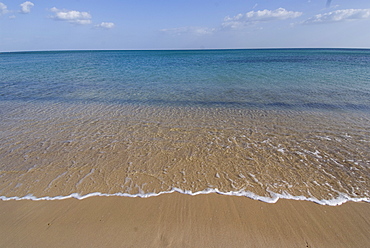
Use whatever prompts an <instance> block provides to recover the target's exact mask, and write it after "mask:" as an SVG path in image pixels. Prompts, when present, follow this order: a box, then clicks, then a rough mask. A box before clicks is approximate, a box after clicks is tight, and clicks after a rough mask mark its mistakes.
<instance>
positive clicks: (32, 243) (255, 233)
mask: <svg viewBox="0 0 370 248" xmlns="http://www.w3.org/2000/svg"><path fill="white" fill-rule="evenodd" d="M0 233H1V234H0V236H1V237H0V246H1V247H367V246H369V245H370V236H369V233H370V204H368V203H354V202H349V203H345V204H343V205H341V206H336V207H330V206H322V205H318V204H315V203H311V202H306V201H294V200H279V201H278V202H277V203H275V204H268V203H264V202H260V201H256V200H252V199H249V198H246V197H237V196H223V195H218V194H208V195H197V196H189V195H183V194H179V193H172V194H165V195H161V196H157V197H150V198H129V197H90V198H87V199H84V200H77V199H67V200H54V201H30V200H21V201H14V200H11V201H0Z"/></svg>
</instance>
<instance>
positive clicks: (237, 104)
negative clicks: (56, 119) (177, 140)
mask: <svg viewBox="0 0 370 248" xmlns="http://www.w3.org/2000/svg"><path fill="white" fill-rule="evenodd" d="M0 101H17V102H18V101H21V102H52V103H55V102H62V103H82V104H84V103H106V104H135V105H151V106H173V107H182V106H186V107H192V106H194V107H206V108H207V107H209V108H212V107H226V108H242V109H244V108H246V109H248V108H251V109H275V110H278V109H281V110H318V111H320V110H322V111H340V110H343V111H363V112H370V106H369V105H365V104H328V103H316V102H312V103H302V104H300V103H296V104H292V103H284V102H271V103H258V102H248V101H193V100H173V101H171V100H162V99H148V100H135V99H122V100H101V99H65V98H57V97H55V96H52V97H50V98H49V97H43V98H41V97H38V98H37V97H20V98H17V99H14V98H13V99H7V98H6V97H5V98H2V99H0Z"/></svg>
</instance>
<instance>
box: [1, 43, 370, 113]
mask: <svg viewBox="0 0 370 248" xmlns="http://www.w3.org/2000/svg"><path fill="white" fill-rule="evenodd" d="M0 101H21V102H25V101H26V102H28V101H43V102H50V101H51V102H81V103H88V102H102V103H120V104H125V103H130V104H150V105H168V106H183V105H186V106H202V107H213V106H218V107H219V106H222V107H238V108H257V109H270V108H273V109H298V110H300V109H311V110H345V111H348V110H349V111H354V110H356V111H366V112H368V111H370V50H360V49H358V50H356V49H270V50H269V49H263V50H196V51H60V52H19V53H2V54H0Z"/></svg>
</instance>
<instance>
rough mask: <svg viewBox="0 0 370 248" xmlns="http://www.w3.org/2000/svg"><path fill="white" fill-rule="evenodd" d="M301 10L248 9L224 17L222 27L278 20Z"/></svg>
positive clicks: (296, 14) (287, 17) (236, 26)
mask: <svg viewBox="0 0 370 248" xmlns="http://www.w3.org/2000/svg"><path fill="white" fill-rule="evenodd" d="M302 14H303V13H302V12H296V11H288V10H286V9H284V8H278V9H276V10H267V9H265V10H258V11H250V12H248V13H246V14H238V15H236V16H233V17H229V16H227V17H225V19H224V22H223V23H222V26H223V27H230V28H238V27H242V26H245V25H247V24H253V23H258V22H271V21H278V20H286V19H293V18H297V17H299V16H301V15H302Z"/></svg>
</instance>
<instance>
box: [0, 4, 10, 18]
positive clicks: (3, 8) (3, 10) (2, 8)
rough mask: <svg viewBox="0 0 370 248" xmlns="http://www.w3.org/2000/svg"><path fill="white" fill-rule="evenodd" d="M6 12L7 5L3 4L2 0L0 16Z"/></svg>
mask: <svg viewBox="0 0 370 248" xmlns="http://www.w3.org/2000/svg"><path fill="white" fill-rule="evenodd" d="M8 12H9V11H8V7H7V6H6V5H5V4H3V3H2V2H0V16H1V15H4V14H6V13H8Z"/></svg>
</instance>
